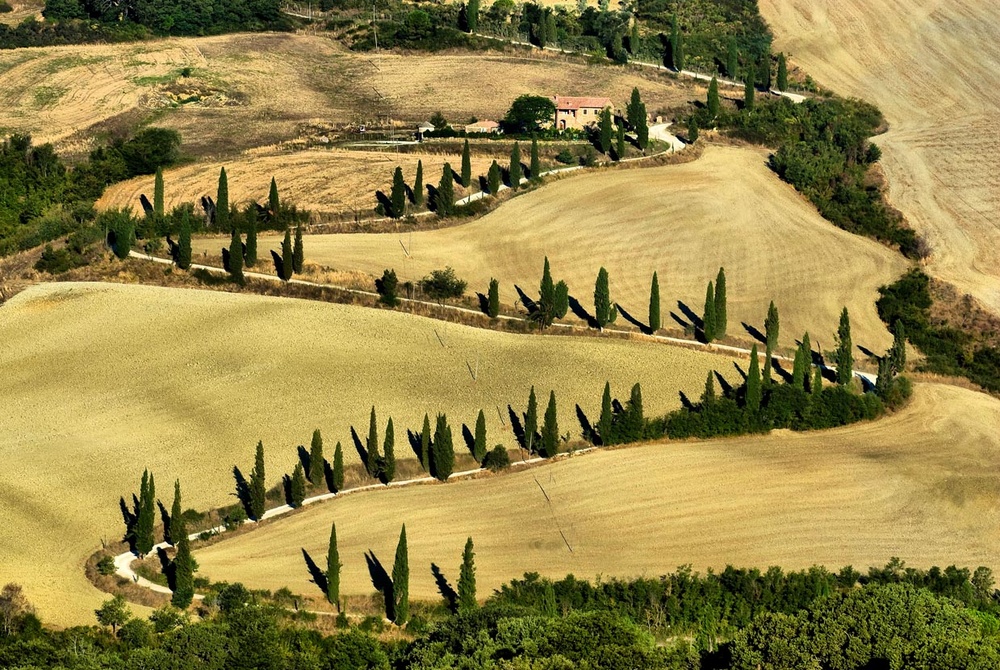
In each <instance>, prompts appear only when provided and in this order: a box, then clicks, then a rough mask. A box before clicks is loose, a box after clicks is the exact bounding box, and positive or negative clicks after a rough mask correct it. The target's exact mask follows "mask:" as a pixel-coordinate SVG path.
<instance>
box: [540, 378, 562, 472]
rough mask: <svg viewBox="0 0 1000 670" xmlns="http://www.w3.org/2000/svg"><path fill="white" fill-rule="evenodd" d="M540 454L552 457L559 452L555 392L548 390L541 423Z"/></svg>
mask: <svg viewBox="0 0 1000 670" xmlns="http://www.w3.org/2000/svg"><path fill="white" fill-rule="evenodd" d="M541 452H542V456H544V457H545V458H552V457H553V456H555V455H556V454H558V453H559V418H558V416H557V415H556V392H555V391H549V406H548V407H547V408H546V409H545V422H544V423H543V424H542V448H541Z"/></svg>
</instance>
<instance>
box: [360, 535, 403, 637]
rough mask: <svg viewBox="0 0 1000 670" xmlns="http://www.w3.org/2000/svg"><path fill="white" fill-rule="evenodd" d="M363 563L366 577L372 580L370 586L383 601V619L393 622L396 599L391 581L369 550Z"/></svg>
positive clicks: (373, 553)
mask: <svg viewBox="0 0 1000 670" xmlns="http://www.w3.org/2000/svg"><path fill="white" fill-rule="evenodd" d="M365 562H366V563H367V564H368V575H369V576H370V577H371V578H372V586H374V587H375V590H376V591H378V592H379V593H381V594H382V597H383V598H384V599H385V617H386V618H387V619H389V620H390V621H393V620H395V618H396V598H395V595H394V594H393V588H392V579H390V578H389V573H387V572H386V571H385V568H384V567H382V563H381V562H380V561H379V560H378V557H377V556H376V555H375V552H373V551H372V550H371V549H369V550H368V552H367V553H365Z"/></svg>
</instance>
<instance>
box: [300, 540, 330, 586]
mask: <svg viewBox="0 0 1000 670" xmlns="http://www.w3.org/2000/svg"><path fill="white" fill-rule="evenodd" d="M302 558H303V559H305V562H306V569H308V570H309V576H310V577H312V580H310V581H312V583H313V584H315V585H316V586H318V587H319V590H320V591H322V592H323V594H324V595H326V589H327V587H328V586H329V584H330V583H329V581H328V580H327V578H326V572H324V571H323V570H322V569H321V568H320V567H319V566H318V565H316V561H314V560H313V559H312V556H310V555H309V552H308V551H306V550H305V548H304V547H303V548H302Z"/></svg>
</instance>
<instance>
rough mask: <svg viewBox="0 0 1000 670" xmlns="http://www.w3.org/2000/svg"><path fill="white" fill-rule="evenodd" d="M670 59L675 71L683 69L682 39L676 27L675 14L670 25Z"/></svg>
mask: <svg viewBox="0 0 1000 670" xmlns="http://www.w3.org/2000/svg"><path fill="white" fill-rule="evenodd" d="M670 57H671V59H672V60H673V65H674V69H675V70H677V71H678V72H680V71H681V70H683V69H684V38H683V37H682V36H681V31H680V28H679V27H678V25H677V15H676V14H674V16H673V17H672V19H671V23H670Z"/></svg>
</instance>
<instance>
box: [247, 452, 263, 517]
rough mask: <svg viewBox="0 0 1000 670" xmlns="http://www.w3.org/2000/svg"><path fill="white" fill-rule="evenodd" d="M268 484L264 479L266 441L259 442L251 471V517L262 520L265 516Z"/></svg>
mask: <svg viewBox="0 0 1000 670" xmlns="http://www.w3.org/2000/svg"><path fill="white" fill-rule="evenodd" d="M266 495H267V486H266V485H265V480H264V443H263V442H260V441H258V442H257V453H256V454H255V455H254V464H253V471H252V472H251V473H250V517H251V518H252V519H253V520H254V521H260V520H261V519H262V518H263V516H264V505H265V504H266V500H265V496H266Z"/></svg>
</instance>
